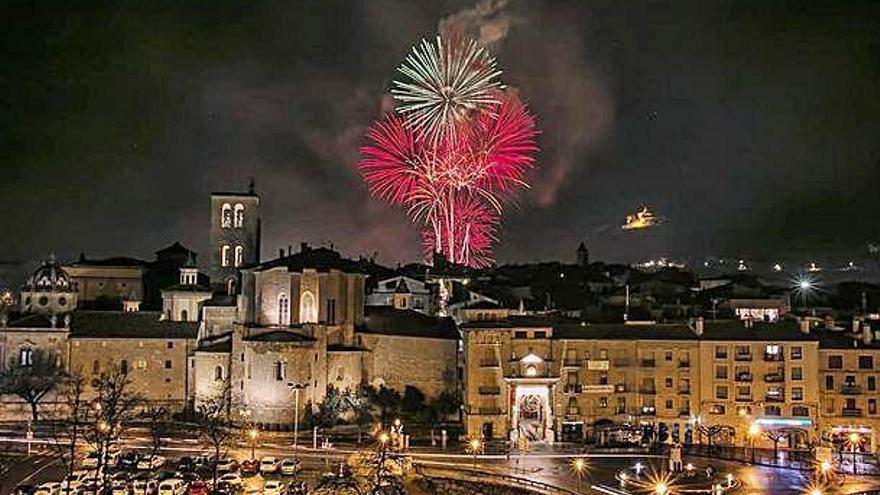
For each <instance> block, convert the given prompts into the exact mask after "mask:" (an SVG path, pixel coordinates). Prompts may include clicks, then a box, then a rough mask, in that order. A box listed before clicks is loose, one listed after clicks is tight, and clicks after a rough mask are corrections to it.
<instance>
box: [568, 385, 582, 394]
mask: <svg viewBox="0 0 880 495" xmlns="http://www.w3.org/2000/svg"><path fill="white" fill-rule="evenodd" d="M582 390H583V387H582V386H581V385H578V384H573V383H570V384H568V385H566V386H565V393H566V394H579V393H581V391H582Z"/></svg>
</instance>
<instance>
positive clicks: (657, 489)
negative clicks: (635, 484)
mask: <svg viewBox="0 0 880 495" xmlns="http://www.w3.org/2000/svg"><path fill="white" fill-rule="evenodd" d="M654 493H656V494H657V495H666V494H667V493H669V485H667V484H666V483H665V482H663V481H659V482H657V484H656V485H654Z"/></svg>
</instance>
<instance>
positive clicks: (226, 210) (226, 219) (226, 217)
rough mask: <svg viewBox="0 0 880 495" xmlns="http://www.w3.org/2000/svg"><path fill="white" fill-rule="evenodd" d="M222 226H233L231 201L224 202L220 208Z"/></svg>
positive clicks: (225, 227)
mask: <svg viewBox="0 0 880 495" xmlns="http://www.w3.org/2000/svg"><path fill="white" fill-rule="evenodd" d="M220 226H221V227H223V228H224V229H228V228H229V227H232V206H231V205H230V204H229V203H223V206H222V207H221V209H220Z"/></svg>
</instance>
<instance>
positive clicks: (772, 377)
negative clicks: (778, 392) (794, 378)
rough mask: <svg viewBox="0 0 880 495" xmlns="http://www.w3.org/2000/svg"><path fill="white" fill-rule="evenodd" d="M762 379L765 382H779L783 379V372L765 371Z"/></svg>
mask: <svg viewBox="0 0 880 495" xmlns="http://www.w3.org/2000/svg"><path fill="white" fill-rule="evenodd" d="M764 381H765V382H767V383H779V382H784V381H785V373H782V372H779V371H777V372H775V373H767V374H766V375H764Z"/></svg>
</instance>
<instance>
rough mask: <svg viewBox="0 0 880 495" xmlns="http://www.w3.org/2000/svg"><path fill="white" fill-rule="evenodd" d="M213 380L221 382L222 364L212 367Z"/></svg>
mask: <svg viewBox="0 0 880 495" xmlns="http://www.w3.org/2000/svg"><path fill="white" fill-rule="evenodd" d="M214 381H215V382H222V381H223V366H216V367H215V368H214Z"/></svg>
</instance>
